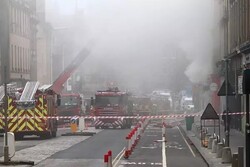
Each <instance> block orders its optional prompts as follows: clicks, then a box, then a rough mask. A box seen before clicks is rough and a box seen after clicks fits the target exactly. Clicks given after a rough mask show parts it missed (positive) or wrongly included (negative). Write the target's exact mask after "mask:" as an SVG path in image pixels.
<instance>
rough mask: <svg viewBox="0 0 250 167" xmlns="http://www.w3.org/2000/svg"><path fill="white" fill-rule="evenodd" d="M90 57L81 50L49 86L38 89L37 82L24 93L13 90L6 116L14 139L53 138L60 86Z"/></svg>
mask: <svg viewBox="0 0 250 167" xmlns="http://www.w3.org/2000/svg"><path fill="white" fill-rule="evenodd" d="M88 55H89V51H88V50H87V49H86V48H84V49H82V50H81V51H80V52H79V54H78V55H77V56H76V58H75V59H74V60H73V61H72V62H71V64H70V65H69V66H68V67H67V68H66V69H65V70H64V71H63V72H62V73H61V74H60V75H59V77H58V78H57V79H56V80H55V82H54V83H53V84H52V85H42V86H40V85H39V82H27V83H26V85H25V87H24V89H21V90H19V93H20V96H19V95H18V96H17V94H18V92H17V89H15V88H13V89H11V90H14V92H12V93H11V92H9V93H8V94H9V96H8V104H7V105H8V106H7V111H8V113H7V116H8V131H9V132H14V134H15V137H16V138H23V136H25V135H38V136H41V137H45V138H50V137H56V133H57V118H58V117H57V109H58V106H59V105H60V103H61V98H60V93H61V92H62V90H63V84H64V83H65V82H66V81H67V79H68V78H69V77H70V76H71V74H72V73H73V72H74V71H75V70H76V68H77V67H78V66H79V65H80V64H81V62H82V61H83V60H84V59H85V58H86V57H87V56H88ZM3 97H4V87H3V86H2V87H0V101H1V103H0V104H1V105H0V107H1V110H0V117H1V119H0V131H4V127H5V123H4V112H5V110H3V106H4V105H3Z"/></svg>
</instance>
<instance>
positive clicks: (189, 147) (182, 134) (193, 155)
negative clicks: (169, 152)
mask: <svg viewBox="0 0 250 167" xmlns="http://www.w3.org/2000/svg"><path fill="white" fill-rule="evenodd" d="M177 128H178V130H179V132H180V134H181V136H182V138H183V139H184V141H185V142H186V144H187V146H188V148H189V150H190V152H191V153H192V154H193V156H194V157H196V156H195V153H194V151H193V150H192V148H191V147H190V145H189V144H188V142H187V140H186V139H185V137H184V135H183V134H182V132H181V130H180V128H179V127H177Z"/></svg>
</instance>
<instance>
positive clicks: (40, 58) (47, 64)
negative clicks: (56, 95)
mask: <svg viewBox="0 0 250 167" xmlns="http://www.w3.org/2000/svg"><path fill="white" fill-rule="evenodd" d="M36 6H37V10H36V12H37V17H38V20H39V22H38V24H37V34H36V35H37V38H36V39H37V41H36V44H37V81H39V82H40V84H51V83H53V81H52V39H53V33H52V32H53V30H52V26H51V25H50V24H49V23H47V22H46V20H45V0H39V1H37V3H36ZM41 67H42V68H41Z"/></svg>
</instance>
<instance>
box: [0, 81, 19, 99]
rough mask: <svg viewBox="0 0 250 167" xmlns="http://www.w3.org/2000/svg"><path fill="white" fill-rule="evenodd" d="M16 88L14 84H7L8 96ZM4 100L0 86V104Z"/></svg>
mask: <svg viewBox="0 0 250 167" xmlns="http://www.w3.org/2000/svg"><path fill="white" fill-rule="evenodd" d="M16 88H17V86H16V83H13V82H12V83H9V84H7V93H8V94H13V93H14V92H15V90H16ZM3 98H4V85H2V86H0V102H2V101H3Z"/></svg>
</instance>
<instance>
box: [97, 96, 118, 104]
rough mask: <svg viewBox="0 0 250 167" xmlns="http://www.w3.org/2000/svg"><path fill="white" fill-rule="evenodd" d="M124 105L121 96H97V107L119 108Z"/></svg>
mask: <svg viewBox="0 0 250 167" xmlns="http://www.w3.org/2000/svg"><path fill="white" fill-rule="evenodd" d="M120 104H122V97H121V96H96V106H97V107H105V106H118V105H120Z"/></svg>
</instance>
